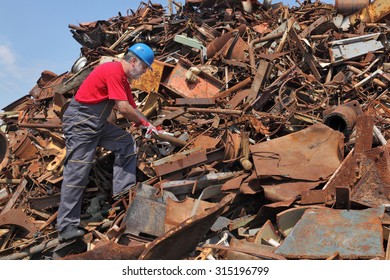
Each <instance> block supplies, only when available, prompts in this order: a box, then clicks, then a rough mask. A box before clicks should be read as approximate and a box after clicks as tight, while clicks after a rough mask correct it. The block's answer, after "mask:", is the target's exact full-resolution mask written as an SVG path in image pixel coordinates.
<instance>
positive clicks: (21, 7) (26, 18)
mask: <svg viewBox="0 0 390 280" xmlns="http://www.w3.org/2000/svg"><path fill="white" fill-rule="evenodd" d="M302 1H303V0H302ZM140 2H141V1H138V0H78V1H75V0H65V1H53V0H35V1H32V0H18V1H15V0H11V1H10V0H2V4H1V9H0V110H1V109H2V108H4V107H5V106H7V105H9V104H10V103H12V102H14V101H15V100H17V99H18V98H20V97H22V96H24V95H27V94H29V91H30V90H31V89H32V88H33V87H34V86H35V84H36V81H37V80H38V78H39V77H40V74H41V72H42V71H44V70H50V71H52V72H54V73H56V74H62V73H65V72H67V71H70V69H71V67H72V65H73V63H74V62H75V61H76V60H77V59H78V58H79V56H80V47H81V45H80V44H78V43H77V42H76V41H75V40H74V39H73V37H72V34H71V32H70V29H69V27H68V24H75V25H78V23H80V22H91V21H96V20H107V19H109V18H111V17H114V16H117V15H118V12H121V13H122V15H126V14H127V10H129V9H133V10H135V9H137V8H138V6H139V4H140ZM144 2H146V3H147V2H148V1H147V0H144ZM178 2H183V3H184V2H185V0H181V1H178ZM260 2H262V1H260ZM278 2H280V1H276V0H273V1H272V3H278ZM324 2H328V3H329V2H333V0H326V1H324ZM152 3H161V4H163V5H164V6H165V5H167V1H166V0H152ZM283 3H285V4H286V5H294V3H295V1H294V0H283Z"/></svg>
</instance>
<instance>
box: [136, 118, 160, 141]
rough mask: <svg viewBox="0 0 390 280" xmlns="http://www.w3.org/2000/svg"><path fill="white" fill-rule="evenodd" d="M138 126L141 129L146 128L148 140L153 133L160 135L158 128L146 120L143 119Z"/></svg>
mask: <svg viewBox="0 0 390 280" xmlns="http://www.w3.org/2000/svg"><path fill="white" fill-rule="evenodd" d="M138 126H139V127H141V128H146V133H145V138H147V139H149V138H150V137H151V136H152V134H153V133H154V134H156V135H157V134H158V130H157V128H156V127H155V126H154V125H152V124H151V123H150V122H148V121H147V120H145V119H142V118H141V119H140V123H139V124H138Z"/></svg>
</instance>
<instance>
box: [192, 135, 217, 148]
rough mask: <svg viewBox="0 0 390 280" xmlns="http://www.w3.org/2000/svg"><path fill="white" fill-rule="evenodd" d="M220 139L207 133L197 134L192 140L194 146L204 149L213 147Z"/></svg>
mask: <svg viewBox="0 0 390 280" xmlns="http://www.w3.org/2000/svg"><path fill="white" fill-rule="evenodd" d="M219 142H221V139H218V138H213V137H210V136H207V135H199V136H198V137H196V139H195V141H194V147H202V148H203V149H204V150H206V151H207V150H211V149H214V148H215V147H216V146H217V145H218V143H219Z"/></svg>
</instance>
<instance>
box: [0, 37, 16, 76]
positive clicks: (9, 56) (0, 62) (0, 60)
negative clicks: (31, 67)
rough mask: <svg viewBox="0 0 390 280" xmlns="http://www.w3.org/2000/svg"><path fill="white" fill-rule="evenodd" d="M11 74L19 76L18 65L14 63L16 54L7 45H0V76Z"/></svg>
mask: <svg viewBox="0 0 390 280" xmlns="http://www.w3.org/2000/svg"><path fill="white" fill-rule="evenodd" d="M8 75H13V76H16V77H20V76H21V75H20V72H19V67H18V65H17V64H16V55H15V54H14V52H13V51H12V49H11V48H10V46H9V45H5V44H3V45H0V76H2V77H7V76H8Z"/></svg>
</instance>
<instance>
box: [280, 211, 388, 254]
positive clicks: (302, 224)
mask: <svg viewBox="0 0 390 280" xmlns="http://www.w3.org/2000/svg"><path fill="white" fill-rule="evenodd" d="M383 213H384V208H383V207H381V208H373V209H368V210H350V211H348V210H332V209H329V208H320V209H307V210H306V211H305V213H304V214H303V216H302V218H301V219H300V220H299V221H298V223H297V224H296V225H295V226H294V228H293V230H292V231H291V232H290V234H289V235H288V236H287V238H286V239H285V240H284V242H283V243H282V244H281V245H280V246H279V247H278V248H277V249H276V250H275V253H276V254H280V255H282V256H285V257H286V258H294V259H295V258H305V259H306V258H307V259H326V258H327V257H329V256H331V255H332V254H334V253H335V252H339V254H340V258H342V259H372V258H377V257H379V258H383V257H384V249H383V240H382V225H381V221H380V216H382V215H383Z"/></svg>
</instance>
